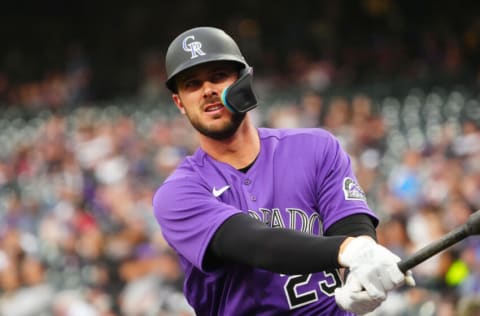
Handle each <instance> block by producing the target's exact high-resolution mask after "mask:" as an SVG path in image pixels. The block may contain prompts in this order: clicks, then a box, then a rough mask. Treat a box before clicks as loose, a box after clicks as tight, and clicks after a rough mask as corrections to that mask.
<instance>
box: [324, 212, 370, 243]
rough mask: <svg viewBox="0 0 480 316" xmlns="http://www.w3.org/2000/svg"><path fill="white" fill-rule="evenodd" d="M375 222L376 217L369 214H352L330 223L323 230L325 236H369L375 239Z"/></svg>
mask: <svg viewBox="0 0 480 316" xmlns="http://www.w3.org/2000/svg"><path fill="white" fill-rule="evenodd" d="M376 223H377V221H376V219H373V218H372V217H371V216H370V215H367V214H363V213H361V214H353V215H350V216H347V217H345V218H342V219H341V220H339V221H337V222H336V223H334V224H332V226H330V227H329V228H328V229H327V230H326V231H325V236H336V235H340V236H353V237H357V236H370V237H372V238H373V239H374V240H377V232H376V230H375V227H376Z"/></svg>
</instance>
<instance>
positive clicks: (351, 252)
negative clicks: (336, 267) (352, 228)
mask: <svg viewBox="0 0 480 316" xmlns="http://www.w3.org/2000/svg"><path fill="white" fill-rule="evenodd" d="M372 243H376V242H375V240H373V238H371V237H370V236H359V237H347V238H346V239H345V240H344V241H343V242H342V243H341V244H340V247H339V249H338V258H337V260H338V263H339V264H340V265H341V266H342V267H345V268H348V267H349V266H350V265H351V258H354V257H356V256H357V254H358V253H359V252H360V251H361V250H362V249H365V247H368V246H369V245H371V244H372Z"/></svg>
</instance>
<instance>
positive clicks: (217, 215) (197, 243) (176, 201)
mask: <svg viewBox="0 0 480 316" xmlns="http://www.w3.org/2000/svg"><path fill="white" fill-rule="evenodd" d="M153 209H154V212H155V217H156V219H157V222H158V224H159V225H160V229H161V231H162V234H163V236H164V237H165V239H166V241H167V242H168V243H169V245H170V246H171V247H172V248H174V249H175V250H176V251H177V252H178V253H179V254H180V255H181V256H183V257H184V258H185V259H186V260H188V261H189V262H191V263H192V264H193V265H194V266H196V267H197V268H198V269H200V270H204V267H203V266H202V263H203V258H204V255H205V252H206V250H207V248H208V245H209V244H210V241H211V239H212V238H213V236H214V234H215V232H216V231H217V229H218V228H219V227H220V225H222V223H223V222H224V221H225V220H226V219H228V218H229V217H230V216H232V215H234V214H238V213H240V212H241V211H240V210H238V209H236V208H234V207H232V206H230V205H227V204H225V203H222V202H221V201H219V200H218V199H217V198H215V197H214V196H213V195H212V193H211V192H210V191H209V189H208V188H207V187H206V186H205V185H204V184H202V183H201V181H200V180H196V179H195V177H192V176H183V177H176V178H175V179H172V180H167V181H166V182H165V183H164V184H163V185H162V186H161V187H160V188H159V189H158V190H157V192H156V193H155V195H154V198H153Z"/></svg>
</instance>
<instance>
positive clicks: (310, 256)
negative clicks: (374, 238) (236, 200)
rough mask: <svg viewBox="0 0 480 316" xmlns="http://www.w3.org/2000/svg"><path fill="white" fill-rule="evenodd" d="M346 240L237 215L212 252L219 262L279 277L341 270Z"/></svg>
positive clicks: (217, 238) (223, 228)
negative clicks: (274, 226) (252, 268)
mask: <svg viewBox="0 0 480 316" xmlns="http://www.w3.org/2000/svg"><path fill="white" fill-rule="evenodd" d="M346 238H347V237H346V236H330V237H320V236H312V235H308V234H305V233H302V232H299V231H294V230H289V229H273V228H269V227H267V226H265V225H264V224H262V223H260V222H258V221H257V220H255V219H253V218H251V217H249V216H248V215H245V214H238V215H235V216H232V217H231V218H230V219H228V220H227V221H226V222H225V223H224V224H223V225H222V226H221V227H220V228H219V230H218V231H217V233H216V234H215V236H214V238H213V240H212V243H211V245H210V248H209V252H210V255H211V256H213V257H214V258H216V260H224V261H231V262H237V263H241V264H247V265H251V266H255V267H259V268H263V269H266V270H270V271H274V272H278V273H285V274H305V273H311V272H317V271H323V270H331V269H335V268H339V267H340V264H339V263H338V251H339V247H340V245H341V244H342V243H343V241H344V240H345V239H346Z"/></svg>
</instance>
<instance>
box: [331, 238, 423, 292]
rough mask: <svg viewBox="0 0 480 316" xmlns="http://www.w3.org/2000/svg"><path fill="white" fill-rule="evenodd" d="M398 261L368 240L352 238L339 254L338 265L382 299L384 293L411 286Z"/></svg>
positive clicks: (380, 246)
mask: <svg viewBox="0 0 480 316" xmlns="http://www.w3.org/2000/svg"><path fill="white" fill-rule="evenodd" d="M399 261H400V258H399V257H398V256H397V255H395V254H394V253H392V252H391V251H390V250H388V249H387V248H385V247H383V246H382V245H379V244H377V243H376V242H375V241H374V240H373V239H372V238H370V237H363V236H362V237H356V238H352V239H351V240H350V241H349V242H348V243H347V244H346V246H345V247H344V248H343V249H342V251H341V252H340V253H339V262H340V264H341V265H343V266H345V267H348V268H350V273H351V274H352V275H353V276H354V277H355V278H356V280H358V282H359V283H360V285H361V288H362V289H365V290H366V291H367V293H368V295H370V297H372V298H373V299H375V300H384V299H385V298H386V297H387V292H388V291H390V290H392V289H395V288H397V287H399V286H401V285H402V284H404V283H407V284H409V285H414V284H415V282H414V280H413V277H412V275H411V272H408V273H407V274H406V275H405V274H403V272H402V271H400V269H399V268H398V265H397V263H398V262H399Z"/></svg>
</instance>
